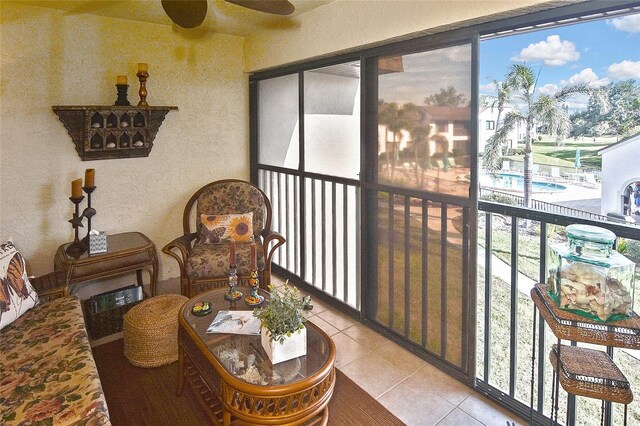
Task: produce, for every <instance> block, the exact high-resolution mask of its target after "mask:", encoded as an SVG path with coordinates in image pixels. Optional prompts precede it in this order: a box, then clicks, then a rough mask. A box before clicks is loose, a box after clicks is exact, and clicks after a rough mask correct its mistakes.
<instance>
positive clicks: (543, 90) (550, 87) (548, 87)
mask: <svg viewBox="0 0 640 426" xmlns="http://www.w3.org/2000/svg"><path fill="white" fill-rule="evenodd" d="M558 89H560V87H558V85H557V84H553V83H549V84H545V85H544V86H542V87H538V92H539V93H540V94H541V95H549V96H553V95H555V94H556V92H557V91H558Z"/></svg>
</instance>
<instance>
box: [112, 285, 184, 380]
mask: <svg viewBox="0 0 640 426" xmlns="http://www.w3.org/2000/svg"><path fill="white" fill-rule="evenodd" d="M187 300H189V299H188V298H187V297H185V296H181V295H179V294H162V295H160V296H155V297H152V298H151V299H147V300H144V301H143V302H141V303H140V304H139V305H137V306H134V307H133V308H131V310H130V311H129V312H127V313H126V314H125V316H124V331H123V335H124V356H125V357H127V359H128V360H129V362H131V364H133V365H135V366H137V367H159V366H161V365H166V364H170V363H172V362H174V361H177V360H178V312H179V311H180V308H181V307H182V305H183V304H184V302H186V301H187Z"/></svg>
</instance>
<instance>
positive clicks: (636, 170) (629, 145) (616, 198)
mask: <svg viewBox="0 0 640 426" xmlns="http://www.w3.org/2000/svg"><path fill="white" fill-rule="evenodd" d="M638 148H640V136H636V137H634V138H631V139H629V140H627V141H626V142H622V143H621V144H620V145H618V146H616V147H615V148H611V149H609V150H606V151H605V152H603V153H602V182H601V183H602V195H601V197H602V201H601V204H600V214H603V215H606V214H607V213H611V212H615V213H622V196H623V195H624V189H625V187H626V186H627V185H630V184H632V183H634V182H636V181H639V180H640V167H638ZM633 202H634V200H633V196H632V197H631V206H632V207H633V208H632V211H633V212H635V211H636V209H635V206H633Z"/></svg>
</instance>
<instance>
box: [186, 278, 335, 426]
mask: <svg viewBox="0 0 640 426" xmlns="http://www.w3.org/2000/svg"><path fill="white" fill-rule="evenodd" d="M240 290H241V291H242V292H243V293H244V294H247V293H248V292H249V289H248V288H241V289H240ZM226 292H227V289H226V288H219V289H214V290H211V291H209V292H205V293H201V294H199V295H197V296H196V297H194V298H192V299H190V300H189V301H188V302H187V303H186V304H185V305H184V306H183V307H182V309H181V311H180V314H179V318H178V324H179V325H178V348H179V363H180V375H179V379H178V380H179V382H178V396H180V395H181V394H182V390H183V388H184V383H185V381H186V382H188V383H189V385H190V386H191V387H192V389H193V391H194V393H195V394H196V396H197V398H198V400H199V401H200V403H201V404H202V406H203V408H204V409H205V410H206V412H207V415H208V417H209V419H210V421H211V423H212V424H215V425H219V424H222V425H225V426H226V425H229V424H233V422H237V423H242V424H246V423H249V424H261V425H276V424H291V425H295V424H303V423H306V422H309V421H313V422H314V424H326V423H327V420H328V407H327V404H328V403H329V399H330V398H331V396H332V395H333V389H334V385H335V378H336V375H335V366H334V364H335V354H336V350H335V345H334V343H333V341H332V340H331V338H330V337H329V336H328V335H327V334H325V333H324V332H323V331H322V330H321V329H319V328H318V327H316V326H315V325H314V324H311V323H309V322H307V323H306V326H307V355H306V356H302V357H299V358H294V359H292V360H289V361H285V362H282V363H279V364H276V365H272V364H271V361H269V358H267V355H266V353H265V352H264V350H263V349H262V346H261V344H260V336H247V335H237V334H208V333H207V327H209V325H210V324H211V322H212V321H213V319H214V318H215V316H216V314H217V313H218V311H220V310H250V309H251V308H250V307H249V306H247V305H246V304H245V303H244V301H243V300H239V301H237V302H228V301H226V300H224V297H223V296H224V294H225V293H226ZM260 293H261V294H262V295H264V296H265V297H266V298H268V293H267V292H264V291H262V290H260ZM202 301H208V302H210V303H211V305H212V308H213V310H212V312H211V313H210V314H207V315H204V316H196V315H194V314H192V312H191V308H192V307H193V305H194V304H196V303H198V302H202Z"/></svg>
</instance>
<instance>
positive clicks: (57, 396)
mask: <svg viewBox="0 0 640 426" xmlns="http://www.w3.org/2000/svg"><path fill="white" fill-rule="evenodd" d="M0 413H1V417H0V424H3V425H20V426H23V425H24V426H26V425H50V424H55V425H78V426H79V425H86V426H94V425H109V424H110V421H109V412H108V410H107V403H106V401H105V398H104V394H103V392H102V387H101V385H100V378H99V377H98V371H97V369H96V365H95V362H94V360H93V356H92V354H91V347H90V346H89V340H88V338H87V332H86V329H85V326H84V319H83V317H82V309H81V307H80V303H79V301H78V299H77V298H75V297H63V298H60V299H56V300H53V301H51V302H48V303H46V304H42V305H39V306H37V307H35V308H33V309H31V310H30V311H29V312H28V313H26V314H25V315H23V316H21V317H20V318H18V319H17V320H16V321H14V322H13V323H12V324H10V325H9V326H7V327H6V328H5V329H3V330H2V332H0Z"/></svg>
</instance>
